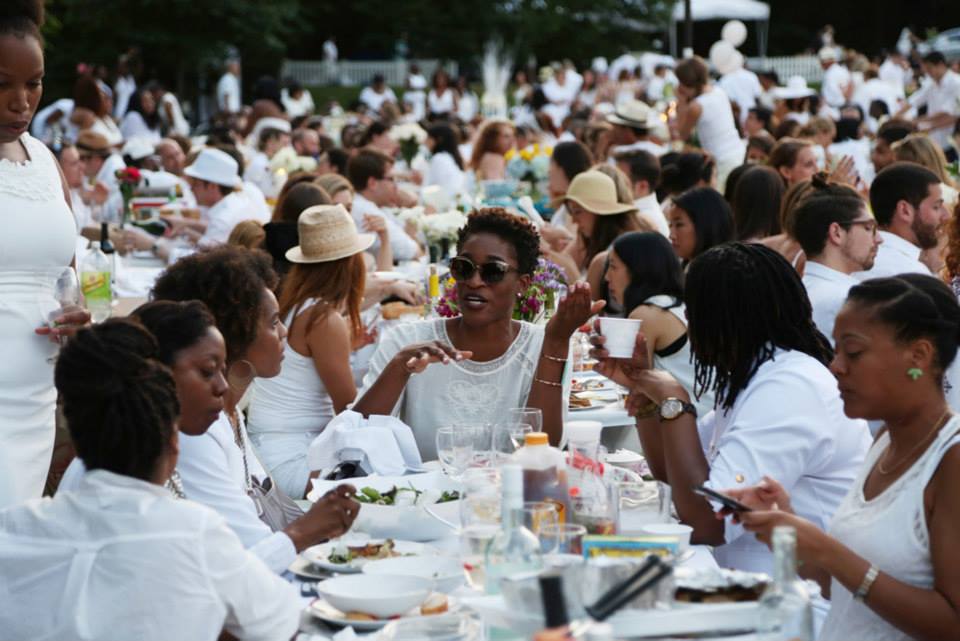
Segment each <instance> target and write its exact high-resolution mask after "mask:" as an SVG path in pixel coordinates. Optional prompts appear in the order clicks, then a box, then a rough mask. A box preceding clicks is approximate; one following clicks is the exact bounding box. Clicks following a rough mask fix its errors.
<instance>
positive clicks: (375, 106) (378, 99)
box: [360, 87, 397, 111]
mask: <svg viewBox="0 0 960 641" xmlns="http://www.w3.org/2000/svg"><path fill="white" fill-rule="evenodd" d="M388 100H389V101H390V102H393V103H396V102H397V94H395V93H393V89H391V88H390V87H385V88H384V90H383V93H377V92H376V91H374V90H373V87H364V88H363V91H361V92H360V102H362V103H363V104H365V105H366V106H367V107H368V108H369V109H370V111H380V107H382V106H383V103H385V102H387V101H388Z"/></svg>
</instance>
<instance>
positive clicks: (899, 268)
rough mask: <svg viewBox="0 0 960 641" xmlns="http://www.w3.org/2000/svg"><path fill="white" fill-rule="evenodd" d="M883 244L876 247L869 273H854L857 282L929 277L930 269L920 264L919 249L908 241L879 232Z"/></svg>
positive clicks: (888, 233) (894, 235)
mask: <svg viewBox="0 0 960 641" xmlns="http://www.w3.org/2000/svg"><path fill="white" fill-rule="evenodd" d="M880 238H882V239H883V243H882V244H881V245H880V246H879V247H877V257H876V259H875V260H874V261H873V267H872V268H871V269H870V271H866V272H856V273H855V274H853V277H854V278H856V279H857V280H861V281H864V280H868V279H870V278H885V277H887V276H896V275H898V274H924V275H926V276H931V275H932V274H931V273H930V269H929V268H928V267H927V266H926V265H924V264H923V263H921V262H920V248H919V247H917V246H916V245H914V244H913V243H911V242H910V241H908V240H904V239H903V238H901V237H900V236H897V235H896V234H892V233H890V232H888V231H883V230H881V231H880Z"/></svg>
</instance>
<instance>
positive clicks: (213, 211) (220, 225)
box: [183, 148, 258, 247]
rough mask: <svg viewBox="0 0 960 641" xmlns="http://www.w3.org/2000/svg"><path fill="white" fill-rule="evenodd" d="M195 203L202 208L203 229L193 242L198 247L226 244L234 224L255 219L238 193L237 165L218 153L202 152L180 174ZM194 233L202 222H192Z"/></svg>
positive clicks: (251, 209) (240, 182)
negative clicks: (195, 242) (185, 181)
mask: <svg viewBox="0 0 960 641" xmlns="http://www.w3.org/2000/svg"><path fill="white" fill-rule="evenodd" d="M183 173H184V174H185V175H186V176H187V181H188V182H189V183H190V188H191V189H192V190H193V195H194V197H196V199H197V204H198V205H200V206H201V207H206V208H207V211H206V226H205V228H203V230H202V234H203V235H202V236H200V238H199V239H198V240H197V245H198V246H200V247H208V246H211V245H219V244H222V243H225V242H227V239H228V238H229V237H230V232H231V231H233V228H234V227H236V225H237V223H239V222H242V221H244V220H249V219H256V218H257V215H258V214H257V212H256V211H255V210H254V208H253V206H252V204H251V202H250V201H249V200H248V198H247V197H245V196H244V195H243V194H242V192H240V191H237V190H238V189H240V188H241V187H242V186H243V181H241V180H240V175H239V165H238V164H237V161H236V160H234V159H233V158H231V157H230V155H229V154H227V153H226V152H223V151H220V150H219V149H209V148H208V149H204V150H203V151H201V152H200V155H199V156H197V159H196V160H195V161H194V163H193V164H192V165H190V166H189V167H187V168H186V169H184V170H183ZM194 222H195V223H196V225H194V228H195V229H197V230H198V231H199V230H200V227H199V226H198V225H202V224H203V221H194Z"/></svg>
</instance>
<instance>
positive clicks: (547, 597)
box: [540, 572, 570, 629]
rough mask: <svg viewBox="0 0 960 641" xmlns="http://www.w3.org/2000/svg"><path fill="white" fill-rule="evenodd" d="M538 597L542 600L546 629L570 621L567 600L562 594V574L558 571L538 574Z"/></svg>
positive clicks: (557, 626) (560, 625)
mask: <svg viewBox="0 0 960 641" xmlns="http://www.w3.org/2000/svg"><path fill="white" fill-rule="evenodd" d="M540 598H541V599H542V600H543V614H544V617H545V618H546V623H547V626H546V627H547V629H550V628H560V627H563V626H565V625H567V624H568V623H570V617H569V616H567V602H566V599H565V598H564V596H563V576H562V575H561V574H560V573H559V572H548V573H546V574H543V575H541V576H540Z"/></svg>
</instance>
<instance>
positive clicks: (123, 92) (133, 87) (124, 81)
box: [113, 75, 137, 120]
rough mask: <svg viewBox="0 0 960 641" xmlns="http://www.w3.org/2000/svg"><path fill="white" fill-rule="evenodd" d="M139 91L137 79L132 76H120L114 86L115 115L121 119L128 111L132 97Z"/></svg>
mask: <svg viewBox="0 0 960 641" xmlns="http://www.w3.org/2000/svg"><path fill="white" fill-rule="evenodd" d="M136 92H137V81H136V79H135V78H134V77H133V76H132V75H131V76H120V77H119V78H117V82H116V84H114V86H113V116H114V117H115V118H116V119H117V120H120V119H121V118H123V116H124V114H126V113H127V107H129V106H130V98H131V97H132V96H133V94H135V93H136Z"/></svg>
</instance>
